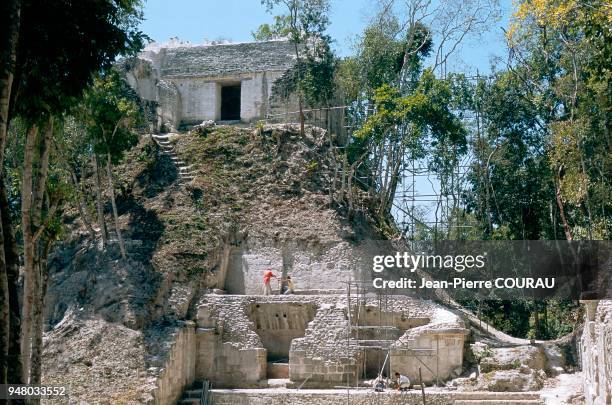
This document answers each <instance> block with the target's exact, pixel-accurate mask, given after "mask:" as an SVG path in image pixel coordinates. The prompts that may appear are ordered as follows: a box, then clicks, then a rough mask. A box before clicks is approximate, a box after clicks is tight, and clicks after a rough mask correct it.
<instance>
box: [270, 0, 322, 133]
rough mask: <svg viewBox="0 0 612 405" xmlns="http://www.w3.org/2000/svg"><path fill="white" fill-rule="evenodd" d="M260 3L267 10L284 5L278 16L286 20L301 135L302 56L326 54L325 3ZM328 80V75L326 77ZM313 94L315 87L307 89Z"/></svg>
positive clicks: (319, 0)
mask: <svg viewBox="0 0 612 405" xmlns="http://www.w3.org/2000/svg"><path fill="white" fill-rule="evenodd" d="M261 4H263V5H265V6H266V7H267V8H268V11H271V10H272V9H273V8H274V7H275V6H278V5H281V4H282V5H284V6H285V8H286V10H287V13H288V14H287V15H285V16H281V17H280V18H281V20H284V21H286V22H287V23H288V24H287V25H288V27H287V28H286V29H287V31H288V34H289V40H290V41H291V43H293V46H294V52H295V59H296V71H295V72H296V74H295V79H294V82H295V87H296V93H297V98H298V106H299V112H300V132H301V133H302V135H303V134H304V94H305V87H306V86H305V81H304V80H305V72H304V67H305V66H304V61H303V59H304V55H306V56H307V57H309V58H311V60H316V58H317V57H319V56H320V55H321V52H322V51H321V49H325V50H327V51H329V37H327V36H325V35H324V32H325V30H326V29H327V26H328V24H329V17H328V13H329V0H261ZM329 77H330V79H331V76H329ZM311 89H314V90H315V91H316V88H313V87H312V86H311Z"/></svg>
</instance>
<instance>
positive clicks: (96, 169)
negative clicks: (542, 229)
mask: <svg viewBox="0 0 612 405" xmlns="http://www.w3.org/2000/svg"><path fill="white" fill-rule="evenodd" d="M91 164H92V166H93V169H94V177H95V183H96V208H97V210H98V224H99V225H100V233H101V234H102V248H103V249H104V247H105V246H106V245H107V244H108V231H107V228H106V221H105V220H104V207H103V205H102V182H101V181H100V166H99V165H98V157H97V155H96V154H95V153H94V154H93V155H92V157H91Z"/></svg>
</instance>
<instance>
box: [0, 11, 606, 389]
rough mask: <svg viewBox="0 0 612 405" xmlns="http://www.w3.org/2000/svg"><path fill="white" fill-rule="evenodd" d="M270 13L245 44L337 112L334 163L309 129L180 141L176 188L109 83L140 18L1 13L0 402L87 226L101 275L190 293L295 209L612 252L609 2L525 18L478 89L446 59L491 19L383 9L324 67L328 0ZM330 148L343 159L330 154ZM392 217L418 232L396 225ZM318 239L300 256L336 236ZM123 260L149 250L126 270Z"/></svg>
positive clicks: (536, 327)
mask: <svg viewBox="0 0 612 405" xmlns="http://www.w3.org/2000/svg"><path fill="white" fill-rule="evenodd" d="M262 3H263V5H264V6H267V7H268V8H270V9H274V10H277V8H274V7H275V6H282V7H284V11H283V14H282V15H280V16H277V17H275V21H274V23H273V25H263V26H261V27H259V28H258V29H257V30H256V31H255V32H254V34H253V35H254V38H255V39H256V40H267V39H273V38H279V37H288V38H289V39H290V41H292V43H294V44H295V52H296V58H297V65H296V68H295V69H294V70H293V71H292V72H291V74H290V75H289V77H288V80H287V83H286V84H287V86H288V89H289V90H294V91H296V93H297V94H298V98H299V102H300V110H302V109H303V107H304V106H305V105H308V106H312V107H328V106H331V105H343V106H347V120H349V121H350V124H351V126H352V128H353V129H354V131H353V132H352V135H351V137H350V139H349V140H347V141H346V142H344V144H343V145H339V143H340V141H339V140H336V139H331V136H330V138H329V139H326V140H325V141H321V139H319V138H318V137H322V136H323V135H321V133H320V132H317V131H318V130H316V129H311V128H308V127H306V128H305V126H304V120H303V119H302V120H301V121H302V125H301V128H299V131H298V129H297V128H295V127H291V128H284V129H282V128H271V127H265V126H260V127H258V129H257V130H255V131H253V130H246V129H239V128H230V127H219V128H215V129H214V130H211V131H209V132H207V133H202V134H196V133H195V132H193V133H191V134H190V135H189V136H187V137H184V138H180V139H178V140H176V141H175V143H174V146H175V147H176V148H177V151H178V153H179V154H180V155H181V156H182V157H183V158H184V159H185V160H186V162H187V163H188V164H190V165H194V167H195V169H194V170H195V171H196V174H197V176H196V179H195V180H194V181H193V182H192V183H191V184H190V185H188V186H185V185H183V184H178V173H177V171H176V167H175V166H174V165H173V164H172V162H171V161H170V160H169V158H168V157H162V156H161V155H160V154H159V153H158V152H159V151H158V146H157V145H156V144H155V143H153V142H152V141H151V140H150V139H147V138H146V137H145V136H143V134H142V133H139V132H144V131H142V127H141V126H140V125H141V124H142V123H143V120H144V117H145V116H146V115H147V113H148V108H149V106H147V105H145V104H144V103H142V102H141V101H140V100H137V99H136V98H135V96H134V94H133V92H132V91H131V90H130V89H129V87H128V86H127V84H126V83H125V82H124V81H123V78H121V77H120V75H119V73H118V72H116V71H115V70H113V63H114V62H115V61H116V59H117V58H118V57H121V56H125V57H127V56H130V55H133V54H134V53H135V52H137V51H138V50H140V49H141V48H142V46H143V44H144V42H145V41H146V35H144V34H143V33H141V32H140V31H139V30H138V28H137V27H138V24H139V22H140V20H141V19H142V17H143V16H142V12H141V3H140V1H138V0H121V1H119V0H117V1H114V0H108V1H99V2H85V1H35V0H6V1H3V2H2V4H1V5H0V19H1V21H2V23H1V24H0V30H1V34H0V174H1V175H0V179H1V181H0V217H1V221H0V303H1V304H2V305H1V306H0V384H5V383H7V382H10V383H25V382H28V381H29V382H30V383H33V384H34V383H40V379H41V356H42V347H43V346H42V327H43V307H44V304H45V291H46V288H47V282H48V276H49V275H48V263H47V262H48V256H49V253H50V252H51V251H52V250H53V249H55V248H57V247H58V246H60V247H61V246H62V242H65V241H67V240H68V239H69V238H70V237H71V236H74V235H71V232H75V233H78V229H81V228H80V226H81V225H82V229H85V231H84V233H86V236H84V237H85V238H89V240H90V241H94V240H97V238H98V237H99V238H100V239H101V241H102V244H103V250H104V249H105V247H106V248H108V250H107V251H104V252H105V253H104V254H108V255H109V256H112V257H114V256H113V252H112V249H111V247H109V245H112V241H111V239H113V238H116V239H117V241H118V245H119V247H120V252H119V255H117V257H116V260H123V261H129V260H137V261H139V262H140V263H146V264H147V265H148V264H150V263H155V264H156V265H158V266H159V268H170V269H173V268H181V269H184V270H185V274H181V275H180V276H181V277H191V276H198V275H202V274H206V273H207V272H212V271H213V270H214V263H215V258H214V257H212V255H214V254H215V253H218V252H216V249H218V248H219V247H220V246H221V245H222V243H223V242H224V241H223V238H226V237H230V236H234V235H237V234H240V233H243V232H247V231H248V229H247V228H248V225H249V224H251V223H257V224H259V225H260V229H262V231H261V232H268V234H267V236H269V237H271V238H282V237H286V238H288V239H289V238H290V237H295V233H291V232H295V230H294V229H291V227H290V226H286V224H283V223H281V221H280V220H279V218H282V217H283V215H287V216H290V215H293V211H295V210H303V211H304V212H307V213H308V214H309V215H311V216H312V217H313V218H314V217H315V216H317V215H321V218H322V217H323V215H324V214H323V213H322V209H321V207H332V208H334V209H336V210H337V211H336V212H337V213H338V215H340V216H342V218H343V219H344V218H350V219H351V220H353V221H354V222H358V221H359V220H360V219H361V220H363V218H367V221H364V222H368V226H370V225H371V226H373V227H374V228H376V231H377V232H378V233H379V234H381V235H384V236H386V237H388V238H400V237H401V238H406V239H410V238H412V239H415V240H439V239H472V240H493V239H497V240H503V239H510V240H516V239H521V240H525V239H567V240H580V239H596V240H609V239H610V237H611V236H612V218H611V210H612V205H611V204H612V195H611V190H612V188H611V187H610V179H612V173H611V165H612V156H611V152H610V151H611V150H612V149H611V145H610V139H611V137H610V114H611V112H610V104H611V103H610V101H611V98H612V90H611V89H612V86H611V85H610V79H611V75H612V72H611V71H610V60H611V59H612V55H611V51H612V38H610V36H611V34H610V33H611V32H612V27H611V21H612V18H611V14H610V6H609V3H608V2H606V1H604V0H585V1H577V0H538V1H527V0H526V1H522V2H519V4H518V5H517V9H516V12H515V14H514V16H513V19H512V22H511V24H510V26H509V27H506V34H507V42H508V47H509V49H508V59H507V60H505V61H498V62H497V64H496V66H495V69H494V70H493V73H492V74H490V75H487V76H482V75H479V74H478V75H476V77H472V76H470V75H469V74H467V73H465V74H464V73H461V72H459V73H457V72H455V73H449V72H448V71H447V60H448V58H449V56H450V55H452V54H453V53H456V52H458V49H459V47H460V44H461V43H462V42H463V41H464V39H465V38H468V37H471V36H475V35H477V34H478V32H480V31H482V30H485V29H487V28H488V27H490V26H491V25H492V24H493V23H494V22H496V21H497V17H498V14H499V7H498V4H497V2H495V1H493V0H466V1H463V2H453V3H452V4H449V5H448V6H445V7H436V5H435V4H432V3H433V2H426V1H420V0H411V1H408V2H403V3H402V5H400V4H399V3H395V2H393V1H391V2H382V1H381V2H379V3H378V5H379V7H378V8H377V11H376V14H375V15H373V16H372V19H371V23H370V24H369V25H368V27H367V28H366V29H365V31H364V32H363V33H362V34H361V35H360V36H359V37H358V38H357V39H356V46H355V52H354V55H352V56H349V57H346V58H337V57H335V56H334V55H333V53H332V51H331V43H332V38H330V37H329V36H328V35H327V33H326V29H327V26H328V24H329V15H328V14H329V5H330V2H329V1H324V0H301V1H297V0H264V1H262ZM301 115H303V114H301ZM468 118H469V119H468ZM139 135H140V141H138V139H139ZM334 142H335V144H334V145H335V146H341V148H338V149H336V151H337V152H332V151H331V150H328V149H327V146H326V145H328V144H330V145H331V144H333V143H334ZM466 161H467V162H469V164H467V166H468V167H467V170H466V171H465V176H457V173H458V172H460V171H461V170H459V169H460V167H461V166H462V165H464V164H465V162H466ZM413 163H418V164H425V165H426V167H427V169H428V170H429V171H430V172H432V173H434V174H435V175H436V176H437V178H438V179H439V182H440V184H439V188H440V190H439V194H440V198H439V200H438V201H437V202H436V204H435V206H434V208H433V211H435V223H434V224H431V223H430V222H431V221H428V214H427V213H422V212H417V211H406V210H405V209H404V208H402V207H398V206H397V204H396V197H397V194H398V191H399V189H400V185H401V182H402V176H401V172H402V170H403V169H404V168H405V167H408V166H410V165H411V164H413ZM340 166H342V168H343V170H345V173H347V174H348V177H347V178H346V179H345V180H346V181H343V182H342V184H340V185H339V186H338V192H337V193H336V190H332V193H330V194H332V195H331V198H328V195H327V194H326V193H325V194H324V193H323V191H322V190H325V191H326V192H327V190H329V189H330V188H331V184H332V180H331V179H330V176H328V174H329V173H328V172H326V170H329V168H330V167H340ZM353 179H355V181H353ZM287 201H290V202H291V207H290V209H289V208H283V207H282V206H283V203H287ZM283 210H285V211H283ZM398 210H404V211H403V212H404V214H406V215H408V216H410V217H412V220H413V222H414V223H415V224H416V225H415V227H414V228H413V229H406V228H403V227H402V225H401V224H400V223H399V221H397V218H396V217H397V215H398V214H397V213H398V212H399V211H398ZM262 211H264V212H263V214H262ZM442 213H444V214H443V215H442ZM438 214H440V216H439V215H438ZM325 215H327V214H325ZM109 218H112V223H110V222H109V223H107V221H109ZM317 218H318V217H317ZM319 219H320V218H319ZM122 221H123V222H122ZM312 222H313V225H312V229H308V230H307V231H308V234H307V236H305V238H306V239H308V240H309V241H311V242H312V241H317V240H318V238H329V239H332V238H333V237H337V236H338V235H337V234H338V233H339V231H337V230H325V229H323V228H324V225H325V221H323V220H321V221H315V220H312ZM109 224H111V225H109ZM111 228H112V229H111ZM281 228H282V232H285V234H282V235H280V236H279V234H281V232H280V231H278V229H281ZM122 230H124V231H125V234H124V233H123V231H122ZM126 230H127V231H126ZM277 231H278V232H277ZM283 235H284V236H283ZM302 236H303V235H302ZM124 239H126V241H125V242H127V240H130V241H135V240H137V241H140V243H141V245H140V248H139V250H137V252H136V253H135V254H134V256H133V257H130V253H129V249H128V248H126V246H125V245H126V244H127V243H124ZM20 267H21V272H22V274H23V282H22V283H21V284H20V283H18V279H19V272H20ZM177 278H178V277H177ZM19 294H22V297H23V300H22V301H21V304H20V301H19V300H18V299H17V297H18V295H19ZM464 304H465V306H466V307H468V308H470V309H472V310H473V311H474V312H476V313H478V314H479V315H480V316H482V317H483V318H484V319H485V320H486V321H489V322H491V323H492V324H493V325H494V326H496V327H497V328H499V329H501V330H502V331H505V332H507V333H510V334H512V335H515V336H521V337H525V336H529V337H535V338H542V339H552V338H558V337H560V336H562V335H564V334H566V333H569V332H571V331H573V330H574V329H575V328H576V327H577V325H578V323H579V322H580V319H581V318H580V313H579V312H578V309H577V308H578V306H577V303H575V302H569V301H550V302H529V301H520V300H516V301H496V300H488V301H484V302H477V301H466V302H464Z"/></svg>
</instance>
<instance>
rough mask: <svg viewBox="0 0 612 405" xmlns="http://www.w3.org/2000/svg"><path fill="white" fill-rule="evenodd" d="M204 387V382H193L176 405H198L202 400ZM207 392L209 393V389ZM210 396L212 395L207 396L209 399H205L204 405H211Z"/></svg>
mask: <svg viewBox="0 0 612 405" xmlns="http://www.w3.org/2000/svg"><path fill="white" fill-rule="evenodd" d="M204 385H206V382H204V381H196V382H194V383H193V385H192V386H191V387H190V388H188V389H186V390H185V391H183V396H182V397H181V399H179V400H178V402H177V405H200V403H201V402H200V401H202V399H203V398H202V393H203V391H204ZM207 391H208V392H209V393H210V390H209V389H207ZM211 395H212V394H208V396H209V397H208V398H207V399H205V402H204V404H205V405H208V404H212V397H211Z"/></svg>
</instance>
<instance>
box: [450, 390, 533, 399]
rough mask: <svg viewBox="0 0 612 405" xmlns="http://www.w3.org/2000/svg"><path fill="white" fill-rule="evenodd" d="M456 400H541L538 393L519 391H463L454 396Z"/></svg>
mask: <svg viewBox="0 0 612 405" xmlns="http://www.w3.org/2000/svg"><path fill="white" fill-rule="evenodd" d="M454 397H455V399H460V400H468V399H478V400H482V399H490V400H494V399H495V400H497V399H506V400H508V399H537V400H539V399H540V394H539V393H537V392H529V391H522V392H520V391H517V392H508V391H504V392H493V391H463V392H456V393H455V395H454Z"/></svg>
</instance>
